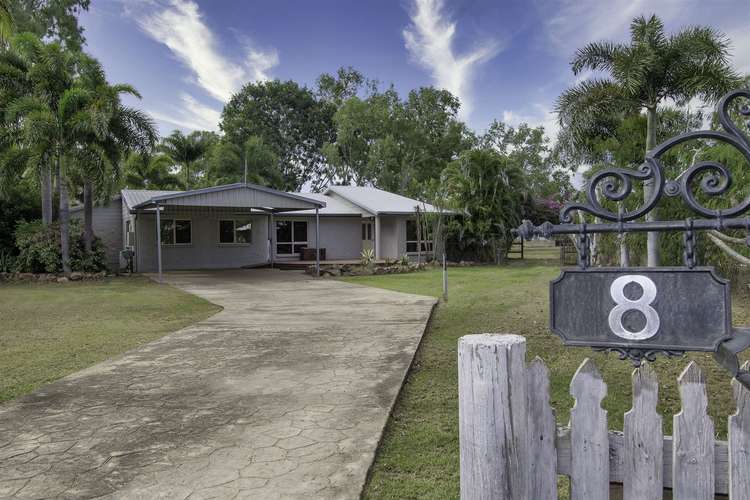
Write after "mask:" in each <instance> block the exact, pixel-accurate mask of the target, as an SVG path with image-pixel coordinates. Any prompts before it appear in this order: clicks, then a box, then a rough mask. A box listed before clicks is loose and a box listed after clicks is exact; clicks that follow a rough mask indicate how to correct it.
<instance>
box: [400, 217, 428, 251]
mask: <svg viewBox="0 0 750 500" xmlns="http://www.w3.org/2000/svg"><path fill="white" fill-rule="evenodd" d="M417 236H418V233H417V221H415V220H407V221H406V253H417V247H418V246H419V238H418V237H417ZM422 252H423V253H424V252H432V240H431V239H429V235H428V234H424V231H423V232H422Z"/></svg>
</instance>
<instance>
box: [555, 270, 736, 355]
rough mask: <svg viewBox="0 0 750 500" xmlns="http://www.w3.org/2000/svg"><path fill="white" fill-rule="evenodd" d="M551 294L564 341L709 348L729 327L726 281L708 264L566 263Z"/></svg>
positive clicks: (666, 348) (726, 335)
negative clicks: (577, 265)
mask: <svg viewBox="0 0 750 500" xmlns="http://www.w3.org/2000/svg"><path fill="white" fill-rule="evenodd" d="M696 298H700V300H699V301H698V300H695V299H696ZM550 301H551V304H550V305H551V308H550V311H551V318H550V326H551V329H552V331H553V332H554V333H556V334H557V335H559V336H560V338H561V339H562V340H563V342H564V343H565V344H566V345H572V346H589V347H597V348H611V349H613V350H617V348H623V349H628V348H630V349H632V348H636V349H639V350H641V351H643V352H647V351H651V352H654V353H656V352H664V351H668V352H671V351H687V350H689V351H711V352H713V351H716V349H717V347H718V345H719V344H720V343H721V342H723V341H724V340H726V339H728V338H729V336H730V335H731V323H730V317H731V309H730V308H731V306H730V301H729V286H728V283H727V282H726V281H724V280H722V279H721V278H719V277H717V276H716V275H715V274H714V272H713V271H712V270H711V269H709V268H697V269H687V268H628V269H622V268H590V269H587V270H581V269H566V270H564V271H563V272H562V273H561V274H560V277H559V278H557V279H556V280H554V281H553V282H552V283H551V284H550Z"/></svg>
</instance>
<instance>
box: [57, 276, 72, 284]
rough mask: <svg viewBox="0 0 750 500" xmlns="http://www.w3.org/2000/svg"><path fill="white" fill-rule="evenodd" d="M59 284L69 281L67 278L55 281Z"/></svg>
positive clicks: (63, 277) (62, 277) (61, 277)
mask: <svg viewBox="0 0 750 500" xmlns="http://www.w3.org/2000/svg"><path fill="white" fill-rule="evenodd" d="M55 281H56V282H57V283H67V282H68V281H69V280H68V278H66V277H65V276H60V277H59V278H57V279H56V280H55Z"/></svg>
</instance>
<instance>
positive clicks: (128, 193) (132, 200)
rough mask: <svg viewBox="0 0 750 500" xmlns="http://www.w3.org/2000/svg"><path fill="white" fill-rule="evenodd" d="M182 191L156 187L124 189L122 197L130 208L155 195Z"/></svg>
mask: <svg viewBox="0 0 750 500" xmlns="http://www.w3.org/2000/svg"><path fill="white" fill-rule="evenodd" d="M181 192H182V191H158V190H155V189H123V190H122V191H121V193H122V199H123V200H124V201H125V205H127V207H128V208H129V209H131V208H133V207H135V206H136V205H140V204H142V203H145V202H147V201H149V200H151V199H152V198H153V197H154V196H163V195H165V194H175V193H181Z"/></svg>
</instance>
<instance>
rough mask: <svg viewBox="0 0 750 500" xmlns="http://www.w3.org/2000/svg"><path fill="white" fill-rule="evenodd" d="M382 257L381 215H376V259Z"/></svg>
mask: <svg viewBox="0 0 750 500" xmlns="http://www.w3.org/2000/svg"><path fill="white" fill-rule="evenodd" d="M378 259H380V217H379V216H377V215H376V216H375V260H378Z"/></svg>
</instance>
